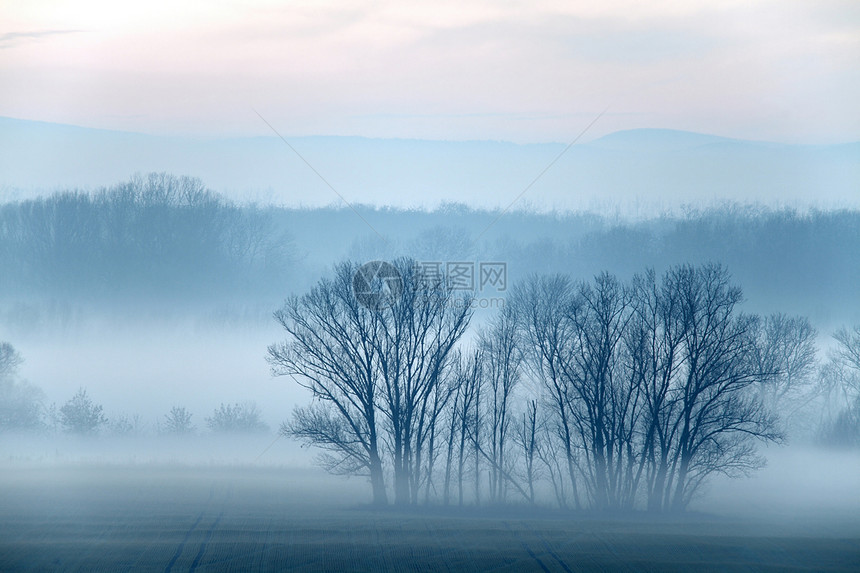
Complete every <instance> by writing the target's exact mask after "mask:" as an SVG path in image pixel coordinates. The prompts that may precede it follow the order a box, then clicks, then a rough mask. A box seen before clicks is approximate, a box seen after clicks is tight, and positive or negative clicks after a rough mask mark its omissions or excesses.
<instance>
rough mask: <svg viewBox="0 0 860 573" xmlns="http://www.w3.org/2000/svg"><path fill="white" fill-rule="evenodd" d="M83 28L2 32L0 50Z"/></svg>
mask: <svg viewBox="0 0 860 573" xmlns="http://www.w3.org/2000/svg"><path fill="white" fill-rule="evenodd" d="M79 32H81V30H34V31H31V32H8V33H6V34H0V50H5V49H7V48H14V47H15V46H17V45H20V44H23V43H25V42H30V41H34V40H41V39H42V38H46V37H49V36H59V35H63V34H77V33H79Z"/></svg>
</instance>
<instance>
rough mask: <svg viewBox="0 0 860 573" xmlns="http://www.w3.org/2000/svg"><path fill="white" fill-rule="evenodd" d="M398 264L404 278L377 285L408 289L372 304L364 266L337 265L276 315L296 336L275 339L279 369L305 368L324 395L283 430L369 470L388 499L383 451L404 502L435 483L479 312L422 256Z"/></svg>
mask: <svg viewBox="0 0 860 573" xmlns="http://www.w3.org/2000/svg"><path fill="white" fill-rule="evenodd" d="M396 267H397V269H398V271H399V276H400V282H399V283H398V284H386V285H376V286H377V287H379V288H380V291H379V292H380V293H387V292H388V291H387V290H385V289H387V288H391V289H394V290H395V291H396V292H398V293H401V294H399V296H395V297H392V298H393V299H392V300H391V301H390V304H380V305H374V304H369V305H368V304H366V302H365V303H364V304H363V303H362V302H360V301H359V300H358V299H357V298H356V296H355V295H354V292H353V279H354V277H355V275H356V273H357V272H358V270H359V269H358V266H357V265H355V264H352V263H345V264H342V265H340V266H338V267H337V269H336V272H335V277H334V279H331V280H329V279H325V280H323V281H321V282H320V283H319V284H318V285H317V286H316V287H315V288H313V289H312V290H311V291H310V292H309V293H308V294H306V295H304V296H301V297H296V296H294V297H291V298H290V299H288V300H287V302H286V303H285V305H284V307H283V308H282V309H281V310H279V311H278V312H277V313H276V314H275V317H276V319H277V320H278V322H279V323H280V324H281V326H283V328H284V329H285V330H286V331H287V333H289V335H290V339H289V340H288V341H287V342H285V343H283V344H280V345H272V346H270V347H269V361H270V363H271V364H272V367H273V370H274V372H275V373H276V374H280V375H289V376H293V377H296V376H298V378H296V380H297V381H298V383H299V384H301V385H303V386H305V387H306V388H308V389H309V390H310V391H311V392H312V394H313V396H314V398H316V399H317V402H316V403H315V404H313V405H311V406H309V407H306V408H298V409H296V411H295V412H294V415H293V419H292V420H291V421H290V422H289V423H287V424H284V425H283V426H282V428H281V431H282V432H283V433H285V434H289V435H292V436H294V437H296V438H298V439H300V440H302V441H304V442H306V443H309V444H313V445H316V446H318V447H320V448H322V449H323V451H324V454H323V456H322V458H321V461H322V463H323V465H324V466H325V467H326V468H328V469H329V470H330V471H333V472H337V473H347V474H352V473H367V474H368V475H369V477H370V481H371V485H372V488H373V498H374V502H375V503H377V504H382V503H386V502H387V493H386V487H385V476H384V471H383V457H386V458H387V459H388V463H389V464H390V466H391V468H392V470H393V483H394V494H395V502H396V503H398V504H407V503H417V501H418V498H419V495H420V493H421V491H422V489H423V488H426V487H432V485H431V480H432V475H433V468H434V466H435V462H436V459H437V457H438V454H439V442H440V440H439V438H440V435H439V433H440V424H439V423H438V422H439V420H440V419H441V414H442V412H443V409H444V408H445V406H446V404H447V403H448V402H449V401H450V399H451V392H452V385H451V384H449V383H448V379H447V375H448V373H449V372H450V370H451V364H452V361H451V357H452V351H453V349H454V346H455V345H456V343H457V342H458V340H459V339H460V337H461V336H462V335H463V333H464V332H465V330H466V327H467V326H468V323H469V319H470V318H471V314H472V312H471V308H470V306H469V305H468V304H463V303H465V302H466V301H462V300H458V297H456V296H455V295H454V293H453V291H452V289H451V288H450V285H448V284H447V283H446V282H445V281H444V279H441V278H433V277H428V276H426V275H424V274H423V273H421V272H420V271H419V269H418V267H417V265H415V264H414V261H410V260H405V259H404V260H400V261H398V262H397V263H396ZM390 280H394V279H390Z"/></svg>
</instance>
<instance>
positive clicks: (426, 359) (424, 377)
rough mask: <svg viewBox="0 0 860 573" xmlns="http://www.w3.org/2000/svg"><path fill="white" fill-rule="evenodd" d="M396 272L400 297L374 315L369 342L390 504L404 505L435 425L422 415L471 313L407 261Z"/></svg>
mask: <svg viewBox="0 0 860 573" xmlns="http://www.w3.org/2000/svg"><path fill="white" fill-rule="evenodd" d="M395 267H396V268H397V270H398V271H399V273H400V276H401V278H402V281H403V292H402V294H401V296H399V297H397V298H396V300H394V301H393V304H391V305H390V306H388V307H387V308H382V309H379V310H377V311H376V315H377V316H378V317H379V320H380V325H381V328H380V330H379V333H380V334H379V336H378V337H375V338H374V341H375V343H376V351H377V353H378V356H379V378H380V386H381V398H382V400H381V404H382V411H383V413H384V414H385V417H386V421H387V425H388V430H389V431H388V437H389V447H390V449H391V455H392V465H393V469H394V495H395V503H397V504H407V503H417V501H418V492H419V489H420V486H421V481H420V480H421V477H423V476H424V475H425V474H424V473H423V472H422V471H421V468H422V456H423V454H424V448H425V440H426V438H427V436H428V435H429V433H430V432H428V422H430V421H432V422H433V423H435V421H436V420H437V419H438V418H437V417H435V416H430V417H428V416H427V412H428V409H429V408H431V404H432V398H433V396H434V395H435V394H436V391H437V389H438V386H439V385H440V384H441V383H442V380H443V375H444V372H445V370H446V369H447V368H448V365H449V363H450V360H449V359H450V356H451V353H452V351H453V349H454V346H455V345H456V343H457V342H458V341H459V340H460V337H461V336H462V335H463V333H464V332H465V331H466V328H467V327H468V325H469V321H470V319H471V316H472V309H471V304H470V300H469V299H468V298H467V297H458V296H456V292H455V291H454V290H453V288H452V285H451V284H450V283H449V282H448V281H447V280H446V278H445V277H444V276H441V277H432V276H429V275H428V274H426V273H424V272H423V271H422V269H421V267H420V266H419V265H418V264H417V263H416V262H415V261H413V260H411V259H400V260H398V261H396V262H395Z"/></svg>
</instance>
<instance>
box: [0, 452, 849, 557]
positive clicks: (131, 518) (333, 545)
mask: <svg viewBox="0 0 860 573" xmlns="http://www.w3.org/2000/svg"><path fill="white" fill-rule="evenodd" d="M320 486H324V487H325V488H326V489H322V488H321V487H320ZM0 487H2V490H0V491H2V492H3V493H2V494H0V570H2V571H16V570H34V571H35V570H38V571H46V570H62V571H137V570H145V571H175V572H178V571H182V572H185V571H224V570H233V571H256V570H259V571H266V570H271V571H279V570H288V569H292V570H304V571H384V570H387V571H439V570H441V571H469V570H494V571H562V572H568V571H610V570H611V571H616V570H621V571H691V570H694V571H771V570H773V571H776V570H780V571H783V570H797V571H851V570H857V569H858V567H860V538H859V537H858V536H857V535H856V534H857V530H856V528H855V529H853V530H847V531H845V532H844V535H842V534H840V535H832V534H829V533H821V532H818V531H804V530H803V529H799V530H791V531H790V532H789V533H785V530H784V528H781V527H779V524H768V523H766V522H760V521H756V520H741V519H733V518H724V517H723V518H720V517H715V516H710V515H705V514H694V515H688V516H684V517H679V518H665V517H664V518H660V519H650V518H647V517H644V516H632V517H631V516H627V517H623V516H615V517H601V516H598V515H580V516H577V515H569V514H568V515H565V514H561V513H559V512H542V513H536V514H534V515H530V514H528V513H526V512H523V511H521V510H515V511H511V512H505V511H498V510H494V511H474V512H468V511H459V512H450V513H446V512H442V511H433V512H428V513H426V514H417V513H411V512H402V511H371V510H369V509H366V508H359V507H357V506H356V504H357V501H356V499H357V498H356V497H355V496H356V495H357V494H358V495H360V494H361V492H364V490H365V487H364V484H360V483H356V482H352V481H351V482H343V481H338V480H333V479H332V480H326V479H323V478H321V477H320V476H319V475H318V474H317V473H315V472H310V471H307V472H301V471H296V470H278V469H273V468H249V467H246V468H212V467H183V468H181V467H174V468H169V467H161V466H147V465H141V466H104V467H97V468H92V467H82V466H73V467H31V468H22V467H17V468H16V467H9V468H4V471H3V473H2V477H0Z"/></svg>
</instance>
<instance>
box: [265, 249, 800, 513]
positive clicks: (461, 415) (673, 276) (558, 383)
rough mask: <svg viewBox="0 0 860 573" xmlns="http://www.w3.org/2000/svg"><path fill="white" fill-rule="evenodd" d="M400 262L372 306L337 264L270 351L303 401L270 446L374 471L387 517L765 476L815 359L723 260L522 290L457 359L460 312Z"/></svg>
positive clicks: (583, 502) (303, 300) (594, 503)
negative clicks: (285, 440)
mask: <svg viewBox="0 0 860 573" xmlns="http://www.w3.org/2000/svg"><path fill="white" fill-rule="evenodd" d="M414 263H415V262H414V261H410V260H408V259H402V260H399V261H398V263H397V265H396V266H397V268H398V270H399V271H400V275H401V276H402V277H403V284H404V285H405V288H404V289H403V293H404V294H403V295H402V296H400V297H396V298H395V300H394V301H393V303H392V304H391V305H390V306H384V307H381V308H376V307H373V306H367V305H365V304H362V303H361V302H360V301H359V300H358V299H357V298H356V296H355V294H354V292H353V290H352V287H353V282H352V281H353V277H354V275H355V273H356V272H357V271H358V270H359V268H358V266H357V265H355V264H352V263H345V264H342V265H340V266H338V267H337V269H336V273H335V278H334V279H333V280H329V279H325V280H323V281H321V282H320V283H319V284H318V285H317V286H316V287H315V288H314V289H312V290H311V292H310V293H308V294H307V295H305V296H303V297H293V298H291V299H289V300H288V301H287V303H286V305H285V306H284V308H283V309H281V310H280V311H278V312H277V313H276V318H277V320H278V322H279V323H280V324H281V326H283V328H284V329H285V330H286V331H287V333H288V335H289V338H288V340H287V341H286V342H284V343H282V344H279V345H273V346H271V347H270V348H269V360H270V363H271V364H272V366H273V370H274V372H275V373H276V374H281V375H289V376H292V377H293V378H294V379H295V380H296V381H297V382H298V383H299V384H301V385H303V386H305V387H307V388H309V389H310V390H311V391H312V393H313V396H314V397H315V398H316V399H317V401H316V402H315V404H313V405H312V406H309V407H306V408H298V409H297V410H296V411H295V412H294V415H293V419H292V420H291V421H290V422H289V423H286V424H284V425H283V426H282V432H283V433H285V434H288V435H292V436H294V437H296V438H298V439H300V440H302V441H304V442H305V443H308V444H311V445H315V446H318V447H320V448H322V449H323V451H324V455H323V457H322V462H323V465H324V466H325V467H326V468H328V469H329V470H331V471H334V472H338V473H346V474H354V473H359V474H366V475H368V476H369V477H370V481H371V484H372V487H373V493H374V501H375V502H376V503H385V502H386V500H387V483H392V484H393V491H394V494H395V502H396V503H398V504H406V503H412V504H416V503H419V502H420V501H425V502H429V501H430V500H440V501H441V502H442V503H451V502H452V501H453V499H454V496H455V495H456V499H457V502H458V503H460V504H463V503H465V502H466V501H469V500H471V501H472V502H475V503H478V502H481V500H482V498H483V499H484V500H485V501H487V502H489V503H503V502H506V501H510V500H511V499H514V498H520V499H524V500H526V501H527V502H530V503H534V502H535V500H536V495H537V494H536V489H537V487H536V484H538V483H539V482H543V483H545V484H550V486H551V491H552V492H553V493H554V496H555V499H556V501H557V503H558V504H559V505H561V506H563V507H590V508H596V509H632V508H634V507H637V506H638V505H639V504H641V505H644V506H645V507H647V508H649V509H651V510H654V511H665V510H681V509H684V508H685V507H686V506H687V505H688V504H689V502H690V500H691V499H692V497H693V496H694V494H695V493H696V492H697V491H698V490H699V488H700V486H701V485H702V484H703V483H704V482H705V480H706V479H707V478H708V477H709V476H711V475H713V474H715V473H722V474H726V475H729V476H737V475H741V474H745V473H748V472H750V471H752V470H754V469H756V468H759V467H761V466H762V465H763V463H764V460H763V459H762V458H761V457H759V456H758V455H757V454H756V448H755V445H756V441H759V440H764V441H779V440H781V439H782V437H783V436H782V433H781V432H780V429H779V424H778V418H777V416H776V415H775V414H774V412H773V409H772V408H771V407H770V404H772V403H774V402H775V401H777V400H779V399H782V398H784V397H785V396H787V395H788V394H789V393H790V392H791V391H792V390H793V389H794V388H795V387H796V386H798V385H799V384H800V382H799V380H801V379H802V380H806V379H807V378H808V377H809V374H810V368H811V364H812V361H814V347H811V346H810V345H811V340H812V337H813V336H814V331H812V330H811V328H810V327H809V325H808V323H807V322H805V321H804V320H802V319H793V318H788V317H785V316H782V315H776V316H774V317H769V318H766V319H762V318H760V317H758V316H754V315H747V314H743V313H741V312H740V310H739V308H738V306H739V304H740V302H741V300H742V296H741V291H740V289H739V288H738V287H736V286H734V285H733V284H731V281H730V277H729V274H728V272H727V271H726V270H725V269H724V268H723V267H721V266H719V265H704V266H701V267H693V266H679V267H675V268H673V269H671V270H669V271H668V272H666V273H665V274H664V275H663V276H662V277H661V278H660V279H659V280H658V278H657V276H656V274H655V273H654V272H653V271H649V272H646V273H644V274H642V275H638V276H636V277H635V278H633V279H632V280H631V281H629V282H626V283H625V282H622V281H620V280H619V279H618V278H617V277H615V276H613V275H610V274H608V273H603V274H600V275H598V276H596V277H595V278H594V280H593V281H591V282H574V281H572V280H571V279H570V278H568V277H566V276H562V275H557V276H534V277H532V278H530V279H528V280H526V281H524V282H522V283H520V284H519V285H518V286H517V287H516V288H515V289H514V292H513V293H512V295H511V297H510V298H509V300H508V304H507V305H506V307H505V308H504V309H503V310H502V311H501V312H499V313H498V314H497V315H496V316H495V317H493V318H492V319H491V320H490V321H489V322H488V323H487V324H486V325H485V326H484V327H483V328H482V329H481V330H480V332H479V333H478V334H477V335H476V336H475V337H474V340H473V342H472V343H471V344H470V345H463V344H461V343H460V339H461V338H462V336H463V334H464V333H465V332H466V329H467V327H468V324H469V322H470V319H471V316H472V315H471V311H470V310H469V305H468V304H461V302H462V301H458V300H457V298H456V297H454V293H453V292H452V290H451V288H450V287H449V286H447V283H445V281H444V277H443V278H442V279H440V282H437V283H434V284H433V285H432V286H431V287H430V288H429V289H428V288H427V287H426V284H427V280H426V277H423V276H421V275H420V273H419V272H418V271H417V270H416V269H417V268H418V267H417V265H415V264H414ZM810 349H811V352H812V355H811V357H810V355H809V351H810ZM386 467H390V468H391V475H392V479H393V482H387V481H386V470H385V468H386Z"/></svg>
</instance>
